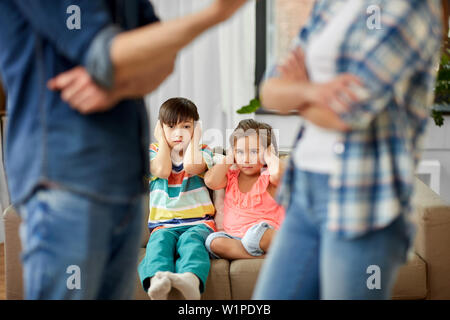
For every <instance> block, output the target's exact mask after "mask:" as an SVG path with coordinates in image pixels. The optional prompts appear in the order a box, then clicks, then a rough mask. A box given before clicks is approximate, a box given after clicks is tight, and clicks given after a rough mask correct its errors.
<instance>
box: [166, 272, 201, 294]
mask: <svg viewBox="0 0 450 320" xmlns="http://www.w3.org/2000/svg"><path fill="white" fill-rule="evenodd" d="M168 276H169V278H170V280H171V282H172V287H174V288H176V289H178V290H179V291H180V292H181V294H182V295H183V296H184V298H185V299H186V300H200V279H199V278H198V277H197V276H196V275H195V274H193V273H192V272H185V273H171V272H169V273H168Z"/></svg>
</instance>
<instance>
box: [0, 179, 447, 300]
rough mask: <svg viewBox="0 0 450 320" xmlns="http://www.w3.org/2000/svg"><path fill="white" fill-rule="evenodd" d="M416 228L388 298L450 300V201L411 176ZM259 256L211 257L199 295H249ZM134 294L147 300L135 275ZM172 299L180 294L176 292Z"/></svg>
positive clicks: (15, 293)
mask: <svg viewBox="0 0 450 320" xmlns="http://www.w3.org/2000/svg"><path fill="white" fill-rule="evenodd" d="M414 203H415V205H416V210H415V219H416V221H417V225H418V233H417V237H416V240H415V255H414V258H413V259H412V260H411V261H410V262H409V263H407V264H406V265H404V266H403V267H402V268H401V269H400V272H399V274H398V277H397V281H396V283H395V287H394V290H393V296H392V298H393V299H450V206H448V205H446V204H445V203H444V202H443V201H442V199H440V198H439V196H438V195H437V194H436V193H434V192H433V191H432V190H431V189H430V188H428V187H427V186H426V185H425V184H423V183H422V182H420V181H419V180H417V181H416V193H415V195H414ZM3 218H4V222H5V235H6V241H5V261H6V268H5V270H6V297H7V299H22V298H23V289H22V267H21V263H20V250H21V245H20V240H19V236H18V227H19V224H20V218H19V217H18V216H17V214H16V212H15V211H14V209H13V208H12V207H9V208H8V209H7V210H6V211H5V213H4V217H3ZM145 225H146V224H145V223H143V226H144V229H145V231H144V236H143V240H142V248H141V251H140V257H139V259H142V257H143V256H144V254H145V244H146V241H147V239H148V231H147V228H146V227H145ZM263 262H264V260H262V259H257V260H235V261H227V260H223V259H221V260H212V261H211V271H210V274H209V277H208V280H207V283H206V290H205V292H204V293H203V295H202V299H224V300H228V299H250V298H251V296H252V292H253V288H254V285H255V282H256V279H257V277H258V272H259V270H260V267H261V265H262V263H263ZM135 281H136V299H148V297H147V295H146V293H145V292H144V291H143V290H142V289H141V287H140V283H139V281H138V279H137V274H136V279H135ZM171 298H179V296H178V295H177V292H173V293H172V294H171Z"/></svg>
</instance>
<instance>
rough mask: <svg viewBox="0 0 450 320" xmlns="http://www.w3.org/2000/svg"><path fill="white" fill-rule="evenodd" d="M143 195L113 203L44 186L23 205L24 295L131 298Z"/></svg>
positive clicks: (71, 297)
mask: <svg viewBox="0 0 450 320" xmlns="http://www.w3.org/2000/svg"><path fill="white" fill-rule="evenodd" d="M142 210H143V198H142V197H139V198H137V199H136V200H134V201H131V202H129V203H127V204H110V203H104V202H100V201H95V200H92V199H91V198H87V197H84V196H81V195H78V194H75V193H71V192H68V191H63V190H56V189H40V190H38V191H37V192H35V194H34V195H33V196H32V197H31V198H30V199H29V200H28V201H27V202H26V203H24V204H23V205H22V206H21V207H19V211H20V215H21V217H22V224H21V226H20V237H21V241H22V248H23V250H22V264H23V273H24V287H25V288H24V289H25V298H26V299H131V298H133V294H134V285H135V272H136V265H137V259H138V252H139V244H140V241H141V232H142V221H143V211H142Z"/></svg>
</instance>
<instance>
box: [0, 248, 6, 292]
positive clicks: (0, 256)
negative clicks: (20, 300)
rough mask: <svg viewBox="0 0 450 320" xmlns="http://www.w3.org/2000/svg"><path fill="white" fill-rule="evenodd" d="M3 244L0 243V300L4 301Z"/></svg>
mask: <svg viewBox="0 0 450 320" xmlns="http://www.w3.org/2000/svg"><path fill="white" fill-rule="evenodd" d="M4 246H5V244H4V243H0V300H5V299H6V291H5V251H4Z"/></svg>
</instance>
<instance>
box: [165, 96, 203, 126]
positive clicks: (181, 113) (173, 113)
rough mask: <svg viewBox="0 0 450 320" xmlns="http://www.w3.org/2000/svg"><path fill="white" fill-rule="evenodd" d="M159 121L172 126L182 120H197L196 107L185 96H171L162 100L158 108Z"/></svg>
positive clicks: (198, 117)
mask: <svg viewBox="0 0 450 320" xmlns="http://www.w3.org/2000/svg"><path fill="white" fill-rule="evenodd" d="M158 118H159V121H161V123H164V124H165V125H168V126H174V125H176V124H177V123H180V122H183V121H190V120H194V121H198V120H199V119H200V116H199V115H198V111H197V107H196V106H195V104H194V103H193V102H192V101H190V100H188V99H186V98H180V97H177V98H171V99H169V100H167V101H166V102H164V103H163V104H162V105H161V108H160V109H159V117H158Z"/></svg>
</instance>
